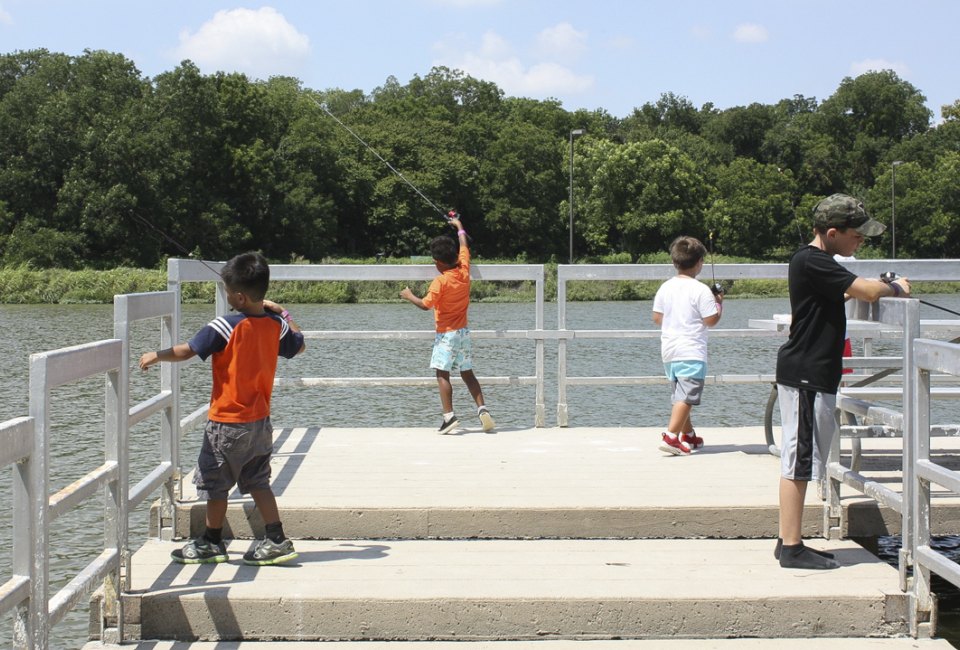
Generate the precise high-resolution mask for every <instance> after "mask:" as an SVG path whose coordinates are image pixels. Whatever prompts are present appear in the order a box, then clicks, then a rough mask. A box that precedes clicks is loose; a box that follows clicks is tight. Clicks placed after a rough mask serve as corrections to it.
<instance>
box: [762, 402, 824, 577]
mask: <svg viewBox="0 0 960 650" xmlns="http://www.w3.org/2000/svg"><path fill="white" fill-rule="evenodd" d="M777 390H778V392H779V400H778V401H779V402H780V422H781V431H782V433H781V440H780V486H779V501H780V523H779V531H780V537H779V539H778V540H777V546H776V548H775V549H774V557H777V558H778V559H779V560H780V566H782V567H785V568H789V569H835V568H837V567H838V566H840V565H839V564H838V563H837V562H836V561H835V560H834V559H833V558H832V556H831V555H830V554H829V553H822V552H819V551H815V550H813V549H809V548H807V547H806V546H804V544H803V539H802V532H803V504H804V499H805V497H806V493H807V485H808V483H809V481H811V480H819V479H820V477H821V476H822V473H823V471H824V464H823V462H822V459H821V457H820V451H821V450H822V449H825V448H826V445H829V440H830V437H831V435H832V434H833V431H834V430H835V429H836V424H835V420H834V419H833V412H834V406H835V399H834V398H833V397H832V396H826V397H825V396H824V395H823V394H822V393H817V392H816V391H810V390H800V389H796V388H792V387H787V386H783V385H780V384H778V385H777Z"/></svg>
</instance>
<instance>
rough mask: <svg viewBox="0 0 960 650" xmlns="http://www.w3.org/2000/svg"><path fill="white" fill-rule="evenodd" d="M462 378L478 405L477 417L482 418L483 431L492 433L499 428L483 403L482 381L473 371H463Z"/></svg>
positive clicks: (461, 372)
mask: <svg viewBox="0 0 960 650" xmlns="http://www.w3.org/2000/svg"><path fill="white" fill-rule="evenodd" d="M460 376H461V377H462V378H463V383H465V384H466V385H467V390H469V391H470V395H471V396H473V401H474V402H476V403H477V417H479V418H480V424H481V426H483V430H484V431H486V432H487V433H490V432H491V431H493V430H494V429H495V428H496V427H497V423H496V422H494V420H493V416H492V415H490V411H489V410H488V409H487V406H486V404H485V403H484V401H483V390H482V389H481V388H480V381H479V380H478V379H477V376H476V375H475V374H473V370H461V371H460Z"/></svg>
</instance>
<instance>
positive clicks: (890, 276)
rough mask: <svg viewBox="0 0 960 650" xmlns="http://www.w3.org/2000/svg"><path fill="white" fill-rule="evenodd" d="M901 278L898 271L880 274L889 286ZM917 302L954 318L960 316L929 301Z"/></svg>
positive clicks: (956, 312)
mask: <svg viewBox="0 0 960 650" xmlns="http://www.w3.org/2000/svg"><path fill="white" fill-rule="evenodd" d="M899 278H900V276H899V275H898V274H897V272H896V271H886V272H884V273H881V274H880V279H881V280H883V281H884V282H886V283H887V284H890V283H891V282H893V281H895V280H898V279H899ZM916 300H919V301H920V304H921V305H926V306H927V307H933V308H934V309H939V310H940V311H945V312H947V313H948V314H953V315H954V316H960V311H953V310H952V309H947V308H946V307H941V306H940V305H935V304H934V303H932V302H930V301H928V300H920V298H917V299H916Z"/></svg>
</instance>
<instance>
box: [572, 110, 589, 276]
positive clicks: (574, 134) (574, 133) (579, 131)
mask: <svg viewBox="0 0 960 650" xmlns="http://www.w3.org/2000/svg"><path fill="white" fill-rule="evenodd" d="M584 133H586V130H585V129H573V130H572V131H570V264H573V139H574V138H575V137H577V136H581V135H583V134H584Z"/></svg>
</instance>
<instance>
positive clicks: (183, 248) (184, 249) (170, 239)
mask: <svg viewBox="0 0 960 650" xmlns="http://www.w3.org/2000/svg"><path fill="white" fill-rule="evenodd" d="M131 215H132V216H133V218H134V219H136V220H137V221H139V222H140V223H142V224H143V225H145V226H146V227H147V228H149V229H150V230H152V231H153V232H155V233H157V234H158V235H160V236H161V237H163V238H164V239H166V240H167V241H168V242H170V243H171V244H173V245H174V246H176V247H177V248H179V249H180V251H181V252H182V253H183V254H184V255H186V256H187V257H189V258H190V259H195V258H194V257H193V254H192V253H191V252H190V251H188V250H187V247H186V246H184V245H183V244H181V243H180V242H178V241H177V240H176V239H174V238H173V237H171V236H170V235H168V234H167V233H165V232H164V231H162V230H160V229H159V228H157V227H156V226H155V225H153V223H151V221H150V220H149V219H147V218H146V217H141V216H140V215H139V214H137V213H135V212H133V213H131ZM196 261H197V262H200V263H201V264H203V265H204V266H205V267H207V268H208V269H209V270H210V271H211V272H212V273H213V274H214V275H215V276H217V277H218V278H219V277H222V276H221V275H220V271H218V270H216V269H215V268H213V267H212V266H210V265H209V264H207V263H206V262H204V261H203V260H202V259H197V260H196Z"/></svg>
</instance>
